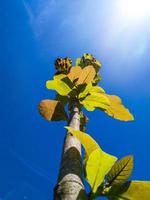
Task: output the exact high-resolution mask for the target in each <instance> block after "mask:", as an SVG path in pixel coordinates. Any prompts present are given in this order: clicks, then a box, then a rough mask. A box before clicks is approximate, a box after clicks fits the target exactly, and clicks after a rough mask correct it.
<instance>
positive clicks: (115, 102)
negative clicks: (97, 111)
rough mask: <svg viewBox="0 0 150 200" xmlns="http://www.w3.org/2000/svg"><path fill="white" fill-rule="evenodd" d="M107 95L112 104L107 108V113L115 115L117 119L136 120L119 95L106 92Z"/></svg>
mask: <svg viewBox="0 0 150 200" xmlns="http://www.w3.org/2000/svg"><path fill="white" fill-rule="evenodd" d="M105 96H106V97H107V98H108V99H109V102H110V105H109V106H108V107H107V109H106V110H105V113H107V114H108V115H109V116H111V117H114V118H115V119H119V120H122V121H130V120H134V117H133V115H132V114H131V113H130V112H129V110H128V109H127V108H125V107H124V105H123V104H122V101H121V99H120V98H119V97H117V96H114V95H107V94H105Z"/></svg>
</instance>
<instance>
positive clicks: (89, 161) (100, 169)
mask: <svg viewBox="0 0 150 200" xmlns="http://www.w3.org/2000/svg"><path fill="white" fill-rule="evenodd" d="M66 128H67V130H68V131H69V132H70V133H72V134H73V135H74V136H75V137H77V138H78V140H79V141H80V142H81V144H82V145H83V147H84V149H85V152H86V155H85V165H84V167H85V177H86V179H87V181H88V182H89V184H90V186H91V188H92V191H93V193H95V192H96V191H97V188H98V187H99V185H100V184H101V183H102V182H103V180H104V177H105V175H106V174H107V173H108V171H109V170H110V169H111V167H112V165H113V164H114V162H115V161H116V160H117V158H116V157H114V156H111V155H109V154H107V153H105V152H103V151H102V149H101V148H100V147H99V145H98V144H97V143H96V141H95V140H94V139H93V138H92V137H91V136H89V135H88V134H86V133H84V132H82V131H77V130H75V129H73V128H71V127H66Z"/></svg>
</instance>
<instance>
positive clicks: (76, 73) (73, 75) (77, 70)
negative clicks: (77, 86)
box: [67, 66, 82, 81]
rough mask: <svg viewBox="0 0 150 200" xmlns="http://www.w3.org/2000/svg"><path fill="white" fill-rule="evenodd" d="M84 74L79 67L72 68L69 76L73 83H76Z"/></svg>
mask: <svg viewBox="0 0 150 200" xmlns="http://www.w3.org/2000/svg"><path fill="white" fill-rule="evenodd" d="M81 73H82V69H81V67H79V66H75V67H72V68H71V70H70V72H69V74H68V75H67V76H68V78H69V79H70V80H71V81H74V80H76V79H78V78H79V76H80V74H81Z"/></svg>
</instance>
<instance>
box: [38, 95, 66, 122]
mask: <svg viewBox="0 0 150 200" xmlns="http://www.w3.org/2000/svg"><path fill="white" fill-rule="evenodd" d="M39 112H40V114H41V115H42V116H43V117H44V118H45V119H46V120H48V121H59V120H67V114H66V112H65V110H64V106H63V104H62V103H61V102H59V101H55V100H49V99H45V100H42V101H41V102H40V104H39Z"/></svg>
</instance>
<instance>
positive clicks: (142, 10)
mask: <svg viewBox="0 0 150 200" xmlns="http://www.w3.org/2000/svg"><path fill="white" fill-rule="evenodd" d="M118 9H119V12H120V14H121V15H122V16H123V17H124V18H125V19H129V20H142V19H145V18H147V17H148V16H150V0H119V3H118Z"/></svg>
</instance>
